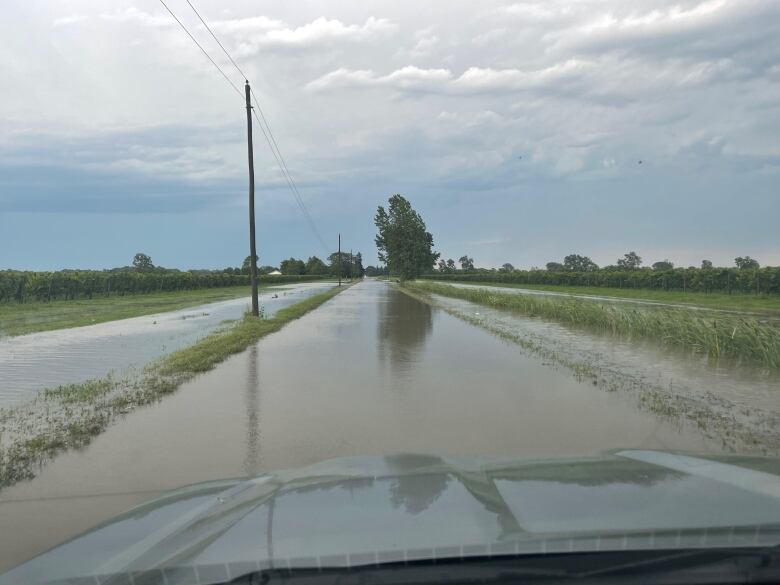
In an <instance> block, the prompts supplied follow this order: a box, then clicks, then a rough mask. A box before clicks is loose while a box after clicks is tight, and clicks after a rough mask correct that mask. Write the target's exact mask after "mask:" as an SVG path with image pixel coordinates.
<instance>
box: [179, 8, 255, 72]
mask: <svg viewBox="0 0 780 585" xmlns="http://www.w3.org/2000/svg"><path fill="white" fill-rule="evenodd" d="M186 2H187V4H189V5H190V8H192V11H193V12H194V13H195V14H196V15H197V16H198V18H199V19H200V21H201V22H202V23H203V26H205V27H206V30H207V31H209V33H210V34H211V37H212V38H213V39H214V40H215V41H217V44H218V45H219V48H220V49H222V52H223V53H225V56H226V57H227V58H228V59H230V62H231V63H232V64H233V67H235V68H236V69H237V70H238V72H239V73H240V74H241V77H243V78H244V79H249V78H248V77H247V76H246V75H244V72H243V71H241V67H239V66H238V64H237V63H236V62H235V61H234V60H233V57H231V56H230V53H228V52H227V49H226V48H225V46H224V45H223V44H222V43H221V42H219V39H218V38H217V35H215V34H214V31H213V30H211V27H210V26H209V25H208V24H207V23H206V21H205V20H203V17H202V16H201V15H200V12H198V11H197V9H196V8H195V7H194V6H193V5H192V2H190V0H186Z"/></svg>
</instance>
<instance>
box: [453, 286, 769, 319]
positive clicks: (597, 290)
mask: <svg viewBox="0 0 780 585" xmlns="http://www.w3.org/2000/svg"><path fill="white" fill-rule="evenodd" d="M457 284H468V285H472V286H476V287H479V286H490V287H500V288H516V289H525V290H538V291H547V292H556V293H562V294H572V295H584V296H597V297H612V298H616V299H620V298H622V299H631V300H637V301H639V300H641V301H652V302H656V303H670V304H677V305H689V306H695V307H705V308H708V309H723V310H728V311H749V312H754V313H764V314H767V315H780V295H750V294H744V293H734V294H731V295H729V294H725V293H702V292H688V293H683V292H679V291H663V290H649V289H631V288H608V287H597V286H565V285H544V284H509V283H501V282H465V281H464V282H462V283H460V282H459V283H457Z"/></svg>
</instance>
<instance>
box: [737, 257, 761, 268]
mask: <svg viewBox="0 0 780 585" xmlns="http://www.w3.org/2000/svg"><path fill="white" fill-rule="evenodd" d="M734 263H735V264H736V265H737V268H739V269H740V270H741V269H743V268H760V265H759V263H758V261H757V260H753V258H751V257H750V256H745V257H744V258H743V257H742V256H739V257H738V258H734Z"/></svg>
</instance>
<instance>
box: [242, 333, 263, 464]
mask: <svg viewBox="0 0 780 585" xmlns="http://www.w3.org/2000/svg"><path fill="white" fill-rule="evenodd" d="M246 363H247V368H246V454H245V456H244V471H245V472H246V473H247V475H256V474H257V473H259V471H260V468H259V454H260V449H259V444H260V420H259V417H258V402H259V391H260V388H259V387H258V378H257V345H252V346H251V347H250V348H249V350H248V351H247V360H246Z"/></svg>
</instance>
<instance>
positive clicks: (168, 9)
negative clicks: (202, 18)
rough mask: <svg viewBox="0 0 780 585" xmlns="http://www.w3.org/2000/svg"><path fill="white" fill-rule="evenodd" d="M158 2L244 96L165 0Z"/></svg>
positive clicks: (239, 92)
mask: <svg viewBox="0 0 780 585" xmlns="http://www.w3.org/2000/svg"><path fill="white" fill-rule="evenodd" d="M160 4H162V5H163V6H165V9H166V10H167V11H168V12H169V13H170V15H171V16H172V17H173V19H174V20H175V21H176V22H177V23H179V26H180V27H181V29H182V30H183V31H184V32H186V33H187V36H189V37H190V38H191V39H192V42H193V43H195V44H196V45H197V46H198V48H199V49H200V50H201V51H202V52H203V54H204V55H206V58H207V59H208V60H209V61H211V64H212V65H214V67H216V68H217V70H218V71H219V72H220V73H221V74H222V77H224V78H225V81H227V82H228V83H229V84H230V86H231V87H232V88H233V89H234V90H236V93H237V94H238V95H239V96H241V97H244V94H243V93H241V90H240V89H238V86H236V84H235V83H233V82H232V81H231V80H230V78H229V77H228V76H227V73H225V72H224V71H223V70H222V67H220V66H219V65H218V64H217V62H216V61H214V59H212V58H211V55H209V54H208V51H206V49H204V48H203V46H202V45H201V44H200V43H199V42H198V40H197V39H196V38H195V37H194V36H192V34H191V33H190V31H189V30H187V27H186V26H184V24H183V23H182V21H181V20H179V19H178V17H177V16H176V15H175V14H174V13H173V10H171V9H170V8H168V5H167V4H166V3H165V0H160Z"/></svg>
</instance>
